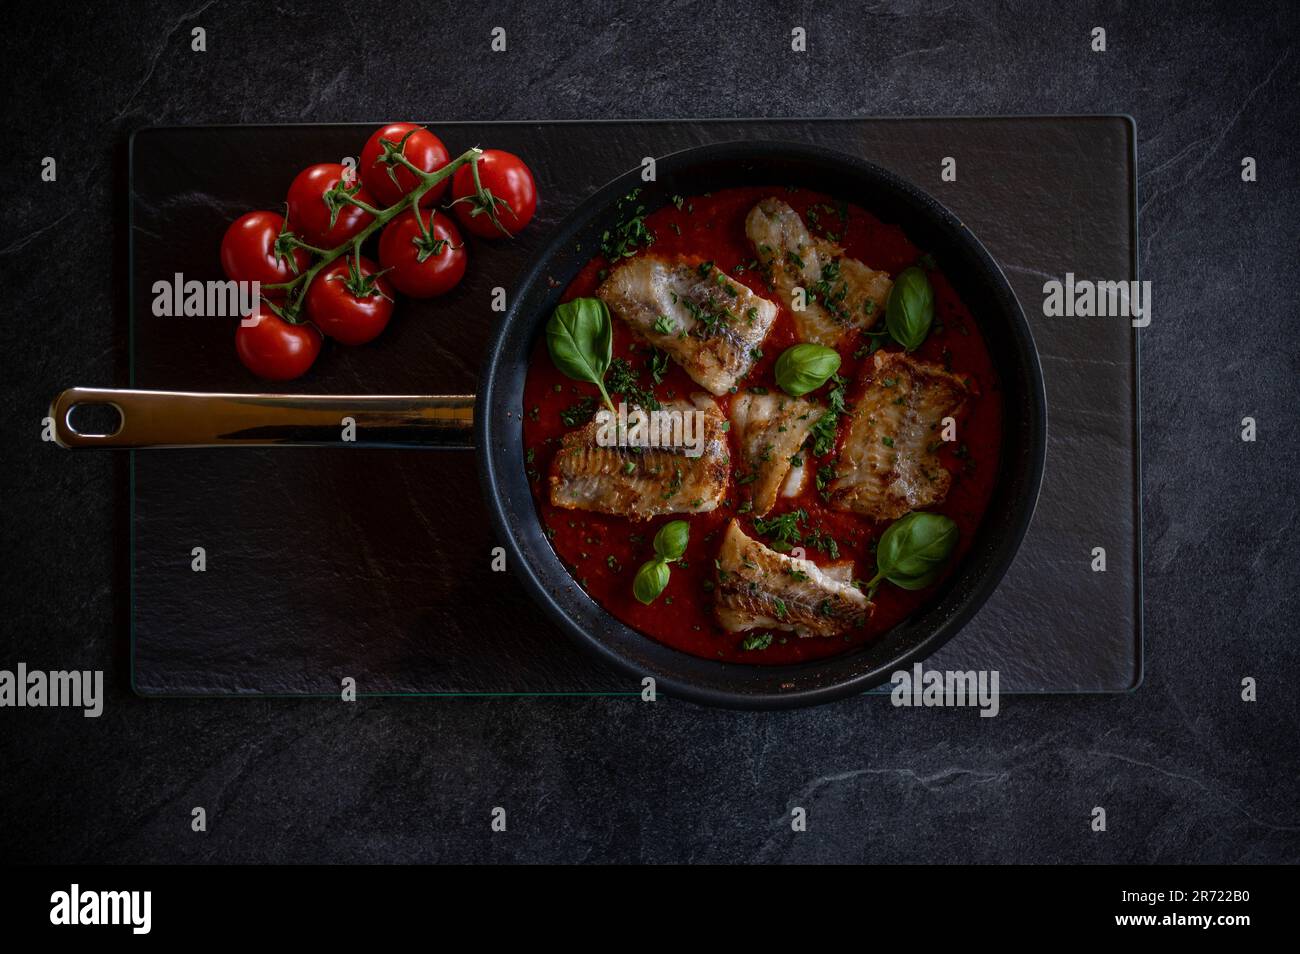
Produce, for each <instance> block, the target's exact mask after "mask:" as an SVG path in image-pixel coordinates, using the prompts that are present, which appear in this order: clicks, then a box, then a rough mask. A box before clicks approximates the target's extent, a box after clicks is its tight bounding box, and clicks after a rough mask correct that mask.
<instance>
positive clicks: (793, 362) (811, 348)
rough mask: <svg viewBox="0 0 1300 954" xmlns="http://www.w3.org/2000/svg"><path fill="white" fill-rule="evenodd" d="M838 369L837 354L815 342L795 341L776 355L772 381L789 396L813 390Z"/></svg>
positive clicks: (801, 394)
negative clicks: (790, 346)
mask: <svg viewBox="0 0 1300 954" xmlns="http://www.w3.org/2000/svg"><path fill="white" fill-rule="evenodd" d="M839 369H840V354H839V352H838V351H836V350H835V349H834V348H828V347H826V346H825V345H818V344H797V345H795V346H794V347H792V348H786V349H785V350H784V351H782V352H781V357H779V358H777V359H776V368H775V369H774V370H775V374H776V383H777V384H778V385H779V386H780V388H781V390H782V391H784V392H785V393H786V394H788V395H790V396H791V397H803V396H804V395H805V394H807V393H808V392H809V391H816V390H817V389H818V388H819V387H821V386H822V385H823V384H825V383H826V382H827V380H829V378H830V376H831V375H832V374H834V373H835V372H836V371H838V370H839Z"/></svg>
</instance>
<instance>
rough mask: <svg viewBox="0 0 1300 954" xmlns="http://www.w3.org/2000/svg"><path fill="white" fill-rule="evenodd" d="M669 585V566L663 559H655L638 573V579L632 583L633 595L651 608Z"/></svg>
mask: <svg viewBox="0 0 1300 954" xmlns="http://www.w3.org/2000/svg"><path fill="white" fill-rule="evenodd" d="M667 585H668V564H667V563H665V562H664V560H663V558H662V557H655V558H654V559H653V560H650V561H648V562H646V563H642V564H641V569H639V570H637V571H636V579H634V580H633V581H632V595H633V596H635V597H636V598H637V599H638V600H640V601H641V602H642V603H644V604H645V605H646V606H649V605H650V604H651V603H653V602H654V601H655V597H657V596H658V595H659V594H660V593H662V592H663V591H664V587H665V586H667Z"/></svg>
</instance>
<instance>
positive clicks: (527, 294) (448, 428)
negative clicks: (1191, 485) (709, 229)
mask: <svg viewBox="0 0 1300 954" xmlns="http://www.w3.org/2000/svg"><path fill="white" fill-rule="evenodd" d="M657 166H658V168H657V181H655V182H652V183H646V182H643V181H642V178H641V170H640V168H639V167H638V168H637V169H635V170H633V171H630V172H628V173H627V174H625V175H623V176H620V177H619V178H617V179H615V180H614V181H612V182H610V183H609V184H608V185H606V186H605V187H604V188H603V189H601V190H600V191H599V192H597V193H596V194H595V195H593V196H591V197H590V198H589V199H588V200H587V201H586V202H584V203H583V204H582V205H581V206H580V207H579V208H577V209H576V210H575V211H574V212H573V213H572V214H571V215H570V216H569V217H568V218H567V219H566V220H565V221H564V222H563V223H562V224H561V225H560V226H559V228H558V229H557V230H556V232H555V234H554V235H553V236H551V239H550V241H548V242H547V243H546V244H545V245H544V246H543V247H542V249H541V250H540V251H539V252H538V253H537V254H536V256H535V257H534V258H533V260H532V262H531V264H530V265H529V266H528V267H527V268H526V269H525V270H524V273H523V275H522V276H521V277H520V280H519V282H518V283H517V286H516V290H515V294H514V296H513V300H512V303H511V305H510V307H509V310H508V311H507V312H506V315H505V316H504V318H503V320H502V323H501V326H500V329H499V331H498V332H497V335H496V337H495V339H494V340H493V342H492V345H491V347H490V349H489V351H488V355H487V360H486V362H485V364H484V367H483V373H482V376H481V378H480V384H479V393H478V395H477V397H474V396H469V395H460V396H441V397H434V396H400V397H384V396H378V397H354V396H306V395H246V394H221V395H217V394H185V393H176V392H150V391H121V390H117V391H115V390H95V389H81V388H74V389H72V390H70V391H65V392H64V393H63V394H61V395H59V396H58V398H56V400H55V402H54V405H53V406H52V408H51V412H50V413H51V417H53V418H54V421H55V427H56V437H57V439H58V441H59V443H60V444H62V445H64V446H66V447H136V448H143V447H176V446H187V447H193V446H226V445H250V444H252V445H257V444H262V445H265V444H293V445H335V446H361V447H375V446H384V447H410V446H434V447H447V448H453V447H460V448H469V447H470V446H474V447H477V450H478V460H479V472H480V474H481V477H482V482H483V491H484V498H485V500H486V501H487V506H488V512H489V514H490V515H491V518H492V521H493V524H494V526H495V528H496V532H497V535H498V537H499V538H500V539H501V540H502V541H503V542H504V543H505V546H506V548H507V551H508V562H509V564H510V565H511V566H512V568H513V569H514V570H515V572H516V573H517V574H518V575H519V577H520V578H521V579H522V580H523V582H524V585H525V587H526V588H527V589H528V591H529V593H530V594H531V595H532V597H533V599H534V600H535V601H536V602H537V603H538V605H540V606H541V607H542V608H543V609H544V610H545V611H546V613H547V614H548V615H549V616H550V617H551V618H552V619H553V620H554V621H555V622H556V623H557V624H558V625H559V626H560V627H561V628H562V629H563V630H564V631H565V632H566V633H568V634H569V636H571V637H572V638H573V639H575V640H576V641H577V642H578V643H579V644H581V645H582V646H584V647H585V648H586V649H588V650H589V651H591V652H593V653H595V654H596V655H597V656H599V657H600V658H602V659H604V660H606V661H607V662H609V663H610V664H612V665H614V666H615V667H617V668H619V669H622V670H624V671H625V672H627V673H628V674H629V675H631V676H633V677H636V678H637V679H640V678H644V677H645V676H653V677H654V679H655V680H656V684H657V687H658V688H660V689H663V690H666V691H668V692H669V693H671V694H673V695H677V696H680V697H682V698H686V699H690V700H692V701H695V702H700V703H705V704H708V705H721V706H732V707H737V708H753V709H761V708H782V707H793V706H802V705H813V704H816V703H820V702H827V701H830V700H832V699H838V698H841V697H843V696H847V695H851V694H853V693H857V692H862V691H864V690H866V689H869V688H871V687H873V686H876V685H878V684H880V683H882V682H884V681H886V680H887V679H888V678H889V676H890V674H891V673H893V672H894V671H896V670H898V669H900V668H905V667H907V666H909V665H910V664H911V662H912V661H913V660H916V659H920V658H922V657H924V656H927V655H929V654H930V653H932V652H933V651H934V650H935V649H937V648H938V647H939V646H941V645H943V643H945V642H946V641H947V640H949V639H951V638H952V636H953V635H954V634H955V633H956V632H957V631H958V630H959V629H960V628H961V626H962V625H963V624H964V623H965V622H966V621H967V620H968V619H970V617H971V616H972V615H973V614H974V613H975V611H976V610H978V609H979V608H980V606H981V605H982V604H983V603H984V601H985V600H986V599H987V598H988V597H989V595H990V594H991V593H992V592H993V590H994V589H995V588H996V587H997V585H998V582H999V581H1000V580H1001V578H1002V575H1003V573H1004V572H1005V571H1006V569H1007V567H1008V566H1009V565H1010V564H1011V561H1012V559H1013V558H1014V557H1015V554H1016V550H1017V549H1018V548H1019V546H1020V541H1021V539H1022V538H1023V536H1024V533H1025V529H1026V527H1027V526H1028V525H1029V519H1030V517H1031V516H1032V515H1033V510H1034V504H1035V502H1036V501H1037V499H1038V489H1039V483H1040V481H1041V478H1042V472H1043V462H1044V453H1045V447H1046V426H1047V411H1046V406H1045V401H1044V396H1043V381H1042V370H1041V368H1040V367H1039V364H1038V353H1037V351H1036V350H1035V348H1034V342H1033V338H1032V337H1031V335H1030V332H1029V327H1028V324H1027V323H1026V321H1025V317H1024V314H1023V312H1022V311H1021V309H1020V306H1019V304H1018V303H1017V301H1016V298H1015V295H1014V294H1013V293H1012V291H1011V288H1010V286H1009V285H1008V284H1007V281H1006V278H1005V276H1003V274H1002V272H1001V270H1000V269H999V268H998V266H997V264H996V263H995V262H994V261H993V259H992V258H991V257H990V256H989V254H988V252H987V251H986V250H985V249H984V246H983V245H981V244H980V242H979V240H978V239H976V238H975V236H974V235H972V234H971V232H970V230H969V229H967V228H966V227H965V226H964V225H963V224H962V223H961V222H960V221H959V220H958V219H957V218H956V217H955V216H954V215H953V214H952V213H951V212H949V211H948V210H947V209H945V208H944V207H943V206H942V205H940V204H939V203H938V202H937V201H935V199H933V198H932V197H931V196H929V195H928V194H926V193H925V192H923V191H921V190H920V189H918V188H917V187H916V186H914V185H912V184H911V183H908V182H906V181H904V180H902V179H900V178H898V177H897V176H895V175H893V174H892V173H889V172H886V171H885V170H883V169H881V168H879V167H878V166H875V165H873V164H871V163H869V162H865V161H863V160H861V159H857V158H853V157H850V156H846V155H843V154H841V153H836V152H832V151H829V150H825V149H819V148H814V147H810V146H803V145H795V144H789V143H776V142H736V143H724V144H719V145H712V146H701V147H699V148H695V149H688V150H685V151H683V152H679V153H675V154H673V155H671V156H667V157H665V158H664V159H661V160H659V161H658V164H657ZM740 185H773V186H784V185H797V186H806V187H808V188H812V189H816V190H818V191H820V192H825V193H828V194H830V195H832V196H834V197H835V198H837V199H843V200H846V201H848V202H851V203H853V204H855V205H858V206H861V207H862V208H864V209H867V210H868V211H870V212H871V213H873V214H874V215H876V216H877V217H878V218H880V219H881V220H882V221H885V222H890V223H896V224H898V225H900V226H901V227H902V228H903V230H904V231H905V232H906V233H907V235H908V237H909V238H910V239H911V240H912V241H913V243H915V244H916V245H917V246H919V247H920V248H922V249H924V250H926V251H927V252H929V253H930V254H931V255H933V256H934V257H935V258H936V259H937V260H938V263H939V265H940V267H941V268H942V270H943V272H944V274H945V275H946V276H947V277H948V279H949V280H950V281H951V282H952V284H953V286H954V287H955V289H956V291H957V293H958V294H959V296H960V297H961V299H962V300H963V301H964V302H965V304H966V305H967V306H968V307H969V308H970V310H971V313H972V314H973V315H974V316H975V319H976V320H977V321H978V322H979V323H980V328H981V331H982V332H983V334H984V338H985V341H986V342H987V344H988V347H989V352H990V354H991V356H992V358H993V363H994V366H995V367H996V369H997V373H998V376H999V378H1000V382H1001V387H1002V398H1003V409H1004V411H1003V413H1004V418H1003V438H1002V456H1001V462H1000V467H1001V472H1000V475H999V478H998V482H997V485H996V488H995V490H994V493H993V498H992V500H991V501H990V502H989V505H988V509H987V511H986V514H985V517H984V521H983V523H982V524H981V525H980V528H979V531H978V533H977V534H976V539H975V541H974V543H973V545H972V547H971V549H970V551H969V552H967V554H966V555H965V556H964V557H963V559H962V562H961V564H960V565H959V566H958V567H957V569H956V571H955V572H954V573H953V574H951V575H950V576H949V578H948V579H947V580H946V581H945V583H944V584H943V585H942V586H941V587H940V588H939V590H938V591H937V592H936V593H935V594H934V595H933V598H932V599H931V600H930V602H929V603H927V605H926V606H925V608H924V609H922V610H921V611H919V612H918V613H916V614H914V615H913V616H912V617H910V618H909V619H907V620H906V621H905V622H903V623H901V624H900V625H898V626H896V627H894V628H893V629H892V630H890V631H889V632H888V633H886V634H885V635H884V636H882V637H881V638H880V639H878V640H876V641H875V642H874V643H872V644H870V645H868V646H864V647H860V648H858V649H855V650H852V651H850V652H847V653H845V654H844V655H842V656H836V657H833V658H829V659H821V660H817V661H815V662H808V663H799V664H795V665H789V666H746V665H740V664H737V663H722V662H716V661H713V660H708V659H701V658H698V657H695V656H690V655H688V654H686V653H682V652H679V651H677V650H674V649H670V648H668V647H666V646H663V645H661V644H659V643H656V642H655V641H654V640H652V639H650V638H648V637H646V636H643V635H641V634H640V633H638V632H636V631H635V630H633V629H631V628H630V627H628V626H626V625H624V624H623V623H621V622H619V621H618V620H617V619H615V618H614V617H613V616H611V615H609V614H608V613H606V612H605V611H604V610H603V609H601V608H600V607H599V606H598V605H597V604H596V603H595V602H594V601H592V599H591V598H590V597H588V596H587V595H586V593H585V592H584V591H583V590H582V589H581V588H580V587H579V586H578V585H577V583H576V582H575V581H574V580H573V578H572V577H571V576H569V574H568V572H567V571H566V570H565V569H564V567H563V566H562V565H561V563H560V560H559V558H558V557H557V556H556V555H555V552H554V551H553V550H552V549H551V547H550V544H549V543H547V541H546V538H545V536H544V535H543V533H542V528H541V524H540V522H539V520H538V519H537V513H536V509H535V507H534V504H533V498H532V494H531V492H530V489H529V486H528V481H527V478H526V476H525V472H524V447H523V439H522V414H523V405H524V400H523V393H524V380H525V378H526V376H527V373H528V362H529V359H530V357H531V355H532V350H533V346H534V343H535V342H536V340H537V336H538V335H539V334H541V333H542V329H543V328H544V326H545V324H546V319H547V318H548V317H549V315H550V313H551V311H552V310H553V309H554V307H555V305H556V304H557V302H558V299H559V296H560V294H561V292H562V291H563V290H564V288H565V287H566V286H567V285H568V284H569V282H570V281H571V280H572V279H573V278H574V276H575V275H576V274H577V273H578V271H579V270H580V269H581V268H582V266H583V265H584V264H585V263H586V261H587V259H588V257H589V255H588V254H585V253H580V252H577V251H576V250H575V249H578V248H586V249H592V248H596V247H598V245H599V238H600V235H601V234H602V233H603V232H604V231H605V230H606V229H609V228H612V227H613V226H614V225H616V224H617V220H618V214H617V211H616V209H615V203H616V202H617V200H618V199H619V198H620V197H621V196H623V195H624V194H626V193H627V192H629V191H630V190H631V189H634V188H640V189H642V194H641V199H640V201H641V202H642V203H643V204H644V205H645V206H646V207H647V208H650V209H654V208H656V207H658V206H660V205H662V204H664V203H666V202H667V201H669V197H670V196H673V195H698V194H700V193H703V192H710V191H715V190H718V189H723V188H726V187H730V186H740ZM85 404H112V405H114V406H116V407H117V408H118V410H119V412H120V415H121V423H120V425H119V427H118V428H117V429H116V430H115V431H114V432H113V433H112V434H107V435H91V434H84V433H79V432H77V431H76V430H74V429H73V427H72V425H71V424H70V420H69V418H70V413H71V410H72V408H73V407H74V406H76V405H85ZM344 417H352V418H353V419H354V420H355V422H356V439H355V441H354V442H352V443H350V444H342V443H341V435H342V428H341V426H340V422H341V420H342V418H344ZM471 429H472V433H471Z"/></svg>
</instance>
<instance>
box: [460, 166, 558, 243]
mask: <svg viewBox="0 0 1300 954" xmlns="http://www.w3.org/2000/svg"><path fill="white" fill-rule="evenodd" d="M478 177H479V182H480V183H482V185H483V188H484V189H486V190H488V191H489V192H491V193H492V196H493V197H494V198H495V199H496V200H497V201H496V202H493V203H492V205H493V206H494V208H495V211H496V217H497V218H498V219H499V220H500V222H501V224H502V225H504V226H505V228H506V231H507V232H509V234H511V235H518V234H519V230H520V229H522V228H523V227H524V226H525V225H527V224H528V223H529V222H531V221H532V220H533V213H534V212H536V211H537V184H536V183H535V182H533V174H532V172H530V171H529V169H528V166H526V165H524V161H523V160H522V159H520V158H519V157H518V156H516V155H514V154H513V153H509V152H504V151H502V150H500V149H485V150H484V151H483V157H482V158H481V159H479V161H478ZM451 195H452V199H453V201H454V202H455V204H454V205H453V206H452V208H453V209H455V210H456V218H458V219H459V220H460V224H461V225H462V226H464V227H465V228H466V229H468V230H469V231H470V232H471V233H472V234H474V235H478V236H480V237H482V238H502V237H504V234H503V233H502V231H501V230H500V229H499V228H497V227H496V225H495V224H494V223H493V222H492V216H491V215H489V214H488V208H487V206H486V205H485V204H484V203H483V202H482V201H481V200H480V199H478V198H477V196H476V195H475V192H474V170H473V168H471V166H470V165H468V164H466V165H463V166H461V167H460V168H459V169H457V170H456V174H455V175H454V176H452V177H451ZM462 199H463V200H464V201H461V200H462Z"/></svg>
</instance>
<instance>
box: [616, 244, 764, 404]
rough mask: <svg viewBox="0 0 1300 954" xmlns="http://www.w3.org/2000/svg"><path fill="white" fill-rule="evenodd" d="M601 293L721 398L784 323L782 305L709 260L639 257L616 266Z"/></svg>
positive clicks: (642, 333) (635, 327)
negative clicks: (779, 319)
mask: <svg viewBox="0 0 1300 954" xmlns="http://www.w3.org/2000/svg"><path fill="white" fill-rule="evenodd" d="M596 294H597V295H598V296H599V297H600V298H601V299H602V300H603V301H604V302H605V304H606V305H608V306H609V309H610V311H612V312H613V313H614V314H615V316H617V317H618V318H620V319H622V320H623V321H624V322H626V323H627V325H628V327H630V328H631V329H632V331H633V332H635V333H636V334H637V336H638V337H640V338H641V339H643V340H644V341H647V342H649V343H650V344H652V345H654V346H655V347H657V348H661V349H663V350H664V351H665V352H666V353H667V354H668V355H669V356H670V357H671V358H672V359H673V360H674V361H676V362H677V363H678V364H680V365H681V366H682V367H683V368H685V369H686V373H687V374H689V375H690V376H691V377H692V378H693V379H694V380H695V382H696V383H697V384H699V385H700V387H703V388H705V389H707V390H709V391H711V392H713V393H714V394H725V393H726V392H727V391H728V390H730V389H731V388H732V387H734V386H735V384H736V382H737V381H738V380H739V379H740V378H741V377H743V376H744V375H745V374H746V373H747V372H748V371H749V369H750V367H751V366H752V365H753V363H754V361H755V358H756V356H757V354H758V348H759V346H760V345H761V344H762V343H763V339H764V338H765V337H766V336H767V330H768V328H770V327H771V325H772V321H773V319H775V318H776V305H774V304H773V303H772V302H770V301H768V300H767V299H765V298H760V297H759V296H758V295H755V294H754V293H753V292H752V291H750V290H749V289H748V288H746V287H745V286H744V285H742V284H740V283H739V282H737V281H734V280H732V279H731V278H729V277H727V275H726V273H725V272H722V271H720V270H719V269H717V268H715V267H713V265H712V264H711V263H709V262H704V263H702V264H698V265H695V264H690V263H688V262H685V261H681V260H669V259H665V258H658V257H655V256H652V255H638V256H636V257H635V258H631V259H628V260H627V261H625V262H623V263H622V264H620V265H618V266H616V267H615V268H614V271H613V272H612V273H611V274H610V276H609V277H608V278H607V279H605V282H604V284H602V285H601V286H600V288H598V289H597V290H596Z"/></svg>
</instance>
